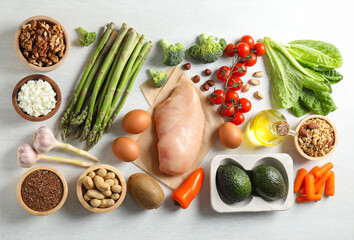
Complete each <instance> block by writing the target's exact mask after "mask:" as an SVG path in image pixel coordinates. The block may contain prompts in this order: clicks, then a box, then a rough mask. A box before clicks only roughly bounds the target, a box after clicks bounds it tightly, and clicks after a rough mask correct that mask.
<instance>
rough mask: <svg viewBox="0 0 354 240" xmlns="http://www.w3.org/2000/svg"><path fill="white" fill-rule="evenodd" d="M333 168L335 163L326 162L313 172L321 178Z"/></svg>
mask: <svg viewBox="0 0 354 240" xmlns="http://www.w3.org/2000/svg"><path fill="white" fill-rule="evenodd" d="M332 168H333V164H332V163H331V162H329V163H326V164H325V165H323V166H322V167H320V168H319V169H317V170H316V171H314V172H313V175H314V176H315V177H316V178H319V177H320V176H321V175H323V174H325V173H326V172H328V171H329V170H331V169H332Z"/></svg>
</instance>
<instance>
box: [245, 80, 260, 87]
mask: <svg viewBox="0 0 354 240" xmlns="http://www.w3.org/2000/svg"><path fill="white" fill-rule="evenodd" d="M248 83H249V84H251V85H253V86H258V85H259V84H261V82H260V81H259V80H258V79H255V78H251V79H250V80H249V81H248Z"/></svg>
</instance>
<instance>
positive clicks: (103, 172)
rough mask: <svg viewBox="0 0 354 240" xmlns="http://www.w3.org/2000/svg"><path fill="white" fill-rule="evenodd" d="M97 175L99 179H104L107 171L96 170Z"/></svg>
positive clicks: (102, 169)
mask: <svg viewBox="0 0 354 240" xmlns="http://www.w3.org/2000/svg"><path fill="white" fill-rule="evenodd" d="M97 174H98V175H99V176H101V177H104V176H106V174H107V170H106V169H104V168H100V169H98V172H97Z"/></svg>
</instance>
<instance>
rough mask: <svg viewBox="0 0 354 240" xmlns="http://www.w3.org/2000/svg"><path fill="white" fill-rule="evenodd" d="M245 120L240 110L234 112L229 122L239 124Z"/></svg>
mask: <svg viewBox="0 0 354 240" xmlns="http://www.w3.org/2000/svg"><path fill="white" fill-rule="evenodd" d="M244 121H245V116H244V115H243V113H241V112H236V113H235V116H234V117H233V118H232V119H231V122H232V123H233V124H235V125H241V124H242V123H243V122H244Z"/></svg>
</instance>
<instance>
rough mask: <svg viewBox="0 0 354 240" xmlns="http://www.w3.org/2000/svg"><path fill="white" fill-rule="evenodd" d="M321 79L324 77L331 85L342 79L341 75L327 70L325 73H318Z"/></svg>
mask: <svg viewBox="0 0 354 240" xmlns="http://www.w3.org/2000/svg"><path fill="white" fill-rule="evenodd" d="M318 73H319V74H321V75H322V76H323V77H325V78H326V79H327V80H328V81H329V82H330V83H331V84H336V83H339V82H340V81H341V80H342V79H343V75H342V74H340V73H339V72H337V71H336V70H334V69H333V70H329V71H326V72H318Z"/></svg>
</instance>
